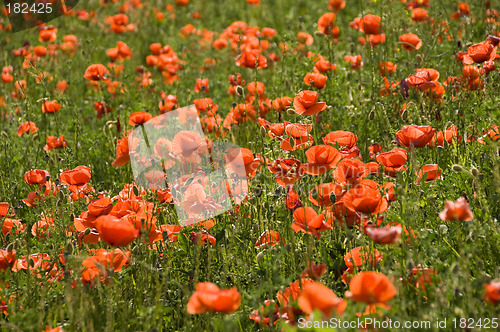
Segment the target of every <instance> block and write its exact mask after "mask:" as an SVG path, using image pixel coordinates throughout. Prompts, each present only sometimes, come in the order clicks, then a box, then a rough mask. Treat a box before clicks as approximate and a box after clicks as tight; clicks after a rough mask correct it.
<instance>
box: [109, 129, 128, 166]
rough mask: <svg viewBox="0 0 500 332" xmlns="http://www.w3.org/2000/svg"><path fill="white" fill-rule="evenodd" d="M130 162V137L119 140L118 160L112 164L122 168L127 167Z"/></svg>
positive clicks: (117, 145) (117, 146) (117, 147)
mask: <svg viewBox="0 0 500 332" xmlns="http://www.w3.org/2000/svg"><path fill="white" fill-rule="evenodd" d="M129 161H130V154H129V147H128V136H125V137H124V138H122V139H119V140H118V142H117V144H116V158H115V160H114V161H113V162H112V163H111V165H112V166H115V167H120V166H123V165H126V164H127V163H128V162H129Z"/></svg>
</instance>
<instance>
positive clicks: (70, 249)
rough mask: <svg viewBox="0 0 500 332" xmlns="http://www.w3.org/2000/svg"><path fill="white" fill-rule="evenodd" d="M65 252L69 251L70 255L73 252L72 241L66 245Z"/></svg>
mask: <svg viewBox="0 0 500 332" xmlns="http://www.w3.org/2000/svg"><path fill="white" fill-rule="evenodd" d="M64 253H67V254H68V255H71V254H72V253H73V245H72V244H71V243H68V244H67V245H66V247H64Z"/></svg>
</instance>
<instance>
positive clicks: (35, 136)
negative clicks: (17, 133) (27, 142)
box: [31, 133, 38, 141]
mask: <svg viewBox="0 0 500 332" xmlns="http://www.w3.org/2000/svg"><path fill="white" fill-rule="evenodd" d="M37 138H38V133H35V134H33V135H32V136H31V140H32V141H35V140H36V139H37Z"/></svg>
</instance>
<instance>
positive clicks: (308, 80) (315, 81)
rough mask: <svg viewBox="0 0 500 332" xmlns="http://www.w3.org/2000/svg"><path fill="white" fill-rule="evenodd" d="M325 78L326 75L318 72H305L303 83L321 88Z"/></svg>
mask: <svg viewBox="0 0 500 332" xmlns="http://www.w3.org/2000/svg"><path fill="white" fill-rule="evenodd" d="M327 80H328V77H326V76H325V75H322V74H320V73H307V74H306V76H304V83H305V84H306V85H308V86H314V87H315V88H316V89H323V88H324V87H325V84H326V81H327Z"/></svg>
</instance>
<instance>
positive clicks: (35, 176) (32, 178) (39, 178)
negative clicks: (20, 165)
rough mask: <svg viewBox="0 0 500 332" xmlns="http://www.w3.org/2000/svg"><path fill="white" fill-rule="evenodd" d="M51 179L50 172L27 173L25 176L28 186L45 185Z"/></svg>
mask: <svg viewBox="0 0 500 332" xmlns="http://www.w3.org/2000/svg"><path fill="white" fill-rule="evenodd" d="M49 178H50V175H49V172H47V171H45V170H41V169H34V170H31V171H27V172H26V173H25V174H24V182H26V183H27V184H38V185H44V184H45V183H46V182H47V181H48V180H49Z"/></svg>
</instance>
